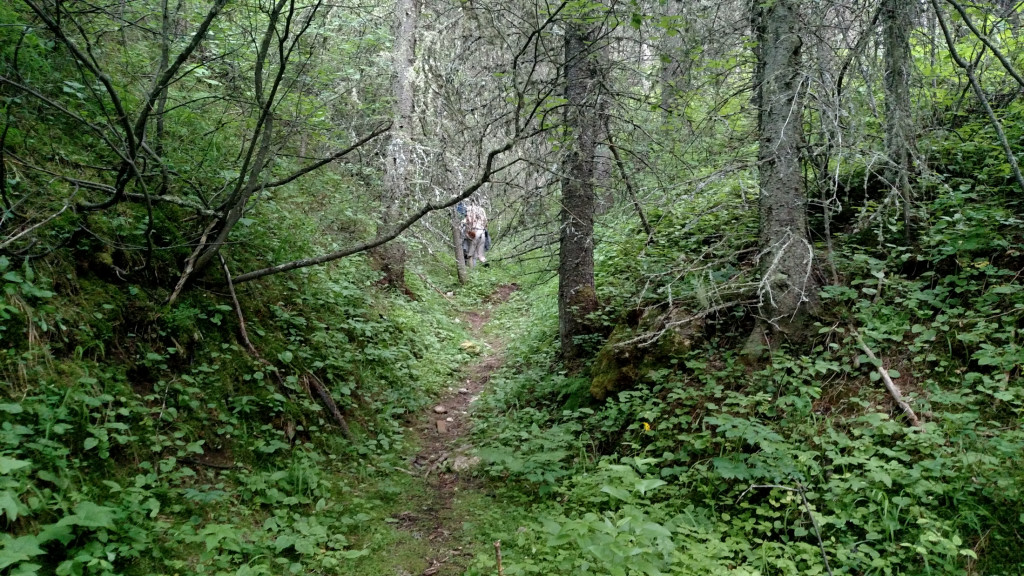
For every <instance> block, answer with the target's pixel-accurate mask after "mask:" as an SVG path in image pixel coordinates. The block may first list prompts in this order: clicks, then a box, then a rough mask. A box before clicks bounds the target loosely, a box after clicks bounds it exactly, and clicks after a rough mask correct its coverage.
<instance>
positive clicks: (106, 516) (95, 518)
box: [58, 501, 115, 528]
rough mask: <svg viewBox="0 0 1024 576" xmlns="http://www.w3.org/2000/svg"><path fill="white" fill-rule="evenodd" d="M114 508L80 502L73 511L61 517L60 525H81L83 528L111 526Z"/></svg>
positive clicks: (112, 524)
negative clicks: (69, 514)
mask: <svg viewBox="0 0 1024 576" xmlns="http://www.w3.org/2000/svg"><path fill="white" fill-rule="evenodd" d="M114 519H115V517H114V509H113V508H108V507H106V506H100V505H98V504H95V503H93V502H89V501H85V502H80V503H79V504H78V506H75V513H74V514H72V515H71V516H65V517H64V518H61V520H60V521H59V522H58V524H60V525H62V526H82V527H83V528H113V527H114Z"/></svg>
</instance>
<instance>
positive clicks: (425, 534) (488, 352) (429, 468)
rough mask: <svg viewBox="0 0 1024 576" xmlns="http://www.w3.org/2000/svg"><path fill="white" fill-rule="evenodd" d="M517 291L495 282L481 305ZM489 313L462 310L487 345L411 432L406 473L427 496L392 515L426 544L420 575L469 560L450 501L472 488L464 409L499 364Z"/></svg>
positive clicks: (453, 570)
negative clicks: (487, 330)
mask: <svg viewBox="0 0 1024 576" xmlns="http://www.w3.org/2000/svg"><path fill="white" fill-rule="evenodd" d="M518 289H519V286H518V285H516V284H503V285H501V286H498V287H497V288H496V289H495V291H494V293H492V294H491V295H490V296H488V297H487V298H486V299H485V300H484V302H483V304H486V305H497V304H501V303H503V302H505V301H507V300H508V299H509V298H510V297H511V295H512V293H513V292H515V291H516V290H518ZM490 314H491V311H490V306H486V307H483V308H481V309H479V310H467V311H465V312H463V314H462V319H463V321H465V322H466V323H467V324H468V325H469V327H470V333H471V335H472V337H473V340H475V341H477V342H484V343H486V345H487V346H486V347H484V349H483V350H482V351H481V355H480V356H479V358H478V359H477V361H476V362H474V363H472V364H471V365H469V366H468V367H466V369H465V371H464V373H463V377H462V379H461V381H459V382H457V383H454V384H453V385H452V386H451V387H450V388H449V391H448V392H447V393H446V394H444V395H443V396H442V397H441V398H440V399H438V400H437V401H436V402H435V403H434V404H432V405H431V406H430V407H428V408H427V409H426V410H424V412H423V414H421V415H419V418H418V419H417V421H416V422H414V423H413V425H412V428H411V430H410V432H411V433H412V434H413V435H414V436H415V437H416V439H417V441H418V444H419V446H420V447H421V448H420V451H419V453H417V454H416V456H415V457H413V458H412V459H411V461H410V462H409V463H408V464H409V467H408V472H409V473H410V474H413V475H416V476H420V477H423V478H424V479H425V480H426V486H425V490H426V494H425V495H424V498H423V501H421V502H418V504H419V506H418V507H417V509H415V510H409V511H406V512H402V513H401V514H399V515H398V516H397V518H396V519H397V520H398V521H399V527H400V528H402V529H403V530H406V531H408V532H409V533H410V536H411V537H414V538H420V539H426V540H427V541H428V542H429V543H430V549H431V550H432V551H433V553H434V556H433V557H432V558H428V559H427V560H428V565H429V566H428V568H427V569H426V570H425V571H423V572H422V573H421V574H422V575H423V576H433V575H439V576H443V575H457V574H462V573H463V572H464V571H465V568H466V564H467V562H468V560H469V554H470V553H469V552H468V551H465V550H463V549H462V548H461V547H460V546H459V543H458V539H457V538H456V534H455V533H456V532H458V531H459V530H461V528H462V526H461V523H462V520H461V519H459V518H454V517H453V516H454V514H453V508H454V505H453V501H454V499H455V498H457V497H458V494H459V492H460V491H461V492H465V491H468V490H472V489H474V488H475V487H476V481H475V480H474V478H473V476H472V472H473V468H474V467H475V466H476V463H477V461H476V459H475V458H474V457H473V456H472V454H471V453H470V444H469V432H470V417H469V412H470V410H471V406H472V404H473V402H475V401H476V399H477V398H479V396H480V393H481V391H483V389H484V387H485V386H486V385H487V383H488V382H489V381H490V378H491V374H492V373H494V371H495V370H497V369H498V368H500V367H501V365H502V363H503V362H504V354H503V352H504V350H503V347H504V346H503V342H501V340H500V339H498V338H493V337H487V336H486V335H484V333H483V327H484V326H485V325H486V324H487V322H488V320H490ZM442 409H443V411H442Z"/></svg>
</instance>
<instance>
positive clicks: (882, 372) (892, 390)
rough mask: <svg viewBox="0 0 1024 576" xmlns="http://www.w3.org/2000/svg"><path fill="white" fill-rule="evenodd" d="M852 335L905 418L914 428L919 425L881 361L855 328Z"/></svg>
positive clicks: (912, 410)
mask: <svg viewBox="0 0 1024 576" xmlns="http://www.w3.org/2000/svg"><path fill="white" fill-rule="evenodd" d="M851 332H852V333H853V337H854V338H856V339H857V345H859V346H860V349H861V350H863V351H864V354H866V355H867V357H868V358H869V359H871V362H872V363H874V365H875V368H876V369H877V370H878V375H879V376H881V377H882V382H883V383H884V384H885V389H886V390H888V391H889V395H890V396H892V399H893V400H895V401H896V404H897V405H898V406H899V407H900V408H901V409H902V410H903V413H904V414H905V415H906V416H907V420H910V424H911V425H913V426H914V427H915V428H920V427H921V421H920V420H919V419H918V418H917V414H915V413H914V409H913V408H911V407H910V404H907V401H906V400H904V399H903V394H901V393H900V389H899V388H897V387H896V384H894V383H893V381H892V378H891V377H890V376H889V371H888V370H886V369H885V367H884V366H882V361H881V360H879V359H878V357H877V356H875V354H874V352H872V351H871V349H870V348H868V345H867V344H865V343H864V339H863V338H861V337H860V334H859V333H858V332H857V331H856V330H852V329H851Z"/></svg>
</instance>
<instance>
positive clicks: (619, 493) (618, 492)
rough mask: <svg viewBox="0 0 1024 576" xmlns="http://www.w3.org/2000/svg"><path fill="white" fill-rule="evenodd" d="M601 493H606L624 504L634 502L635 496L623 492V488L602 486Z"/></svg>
mask: <svg viewBox="0 0 1024 576" xmlns="http://www.w3.org/2000/svg"><path fill="white" fill-rule="evenodd" d="M601 492H604V493H605V494H608V495H610V496H612V497H613V498H618V499H619V500H622V501H623V502H631V501H632V500H633V495H632V494H630V493H629V492H628V491H626V490H623V489H622V488H616V487H614V486H602V487H601Z"/></svg>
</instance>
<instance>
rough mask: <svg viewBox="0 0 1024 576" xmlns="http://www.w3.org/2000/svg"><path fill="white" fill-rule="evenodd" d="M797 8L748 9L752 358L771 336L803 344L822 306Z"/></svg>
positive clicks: (784, 3) (790, 3)
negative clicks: (756, 244)
mask: <svg viewBox="0 0 1024 576" xmlns="http://www.w3.org/2000/svg"><path fill="white" fill-rule="evenodd" d="M798 6H799V0H776V1H774V2H760V1H759V0H753V1H752V2H751V24H752V27H753V31H754V36H755V41H756V43H755V48H754V52H755V56H756V58H757V63H756V68H755V71H754V82H755V84H754V85H755V90H756V92H755V96H754V103H755V104H756V106H757V108H758V123H757V126H758V134H759V142H758V154H757V156H758V175H759V184H760V188H761V194H760V196H759V206H760V228H761V232H760V248H761V250H760V265H761V283H760V286H759V290H758V292H759V297H760V305H759V315H760V319H759V321H758V327H757V328H756V329H755V330H754V333H753V334H752V335H751V338H750V341H748V346H747V353H748V355H754V354H759V353H760V351H762V350H763V349H764V344H765V341H766V339H769V338H770V337H772V336H775V335H789V336H791V337H796V338H799V337H800V336H801V332H802V328H803V325H804V320H805V319H806V316H807V315H808V313H809V311H811V310H813V307H814V305H815V303H816V301H817V290H818V282H817V280H816V277H815V274H814V271H813V257H814V252H813V248H812V245H811V243H810V241H809V238H808V232H807V196H806V192H805V190H804V179H803V172H802V170H801V162H800V147H801V144H802V143H803V120H802V115H803V101H802V91H803V88H804V86H803V83H804V76H803V74H802V72H801V61H802V55H801V47H802V44H803V41H802V40H801V37H800V30H799V21H800V19H799V14H798ZM768 343H769V344H775V343H777V339H774V338H772V339H770V340H769V342H768Z"/></svg>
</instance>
